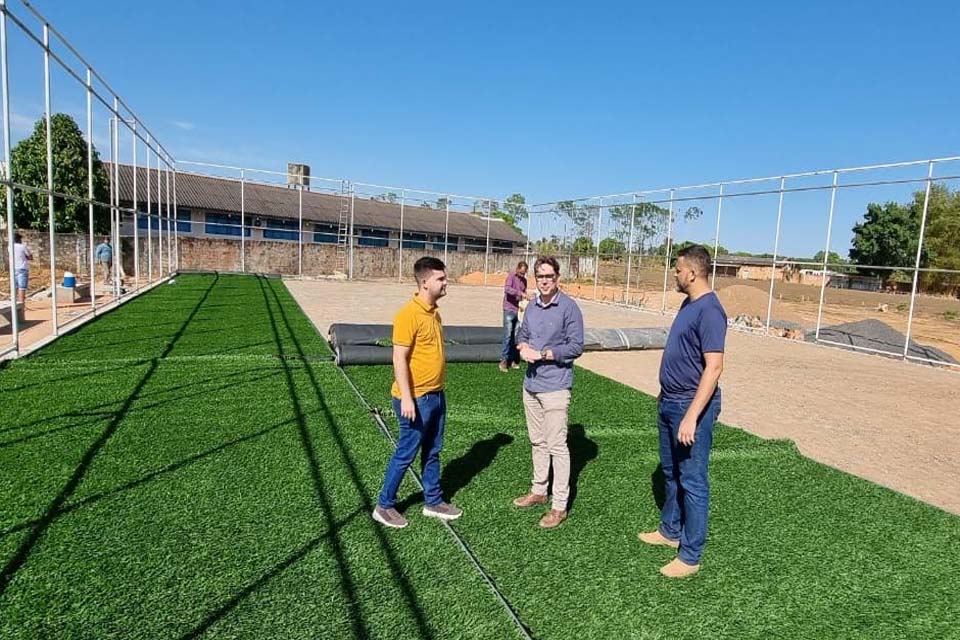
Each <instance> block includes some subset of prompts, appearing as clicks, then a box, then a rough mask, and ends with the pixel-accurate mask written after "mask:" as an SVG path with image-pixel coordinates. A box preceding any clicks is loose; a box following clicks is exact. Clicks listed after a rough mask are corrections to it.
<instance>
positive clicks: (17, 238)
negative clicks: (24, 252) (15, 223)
mask: <svg viewBox="0 0 960 640" xmlns="http://www.w3.org/2000/svg"><path fill="white" fill-rule="evenodd" d="M13 241H14V242H23V238H21V237H20V234H19V233H15V234H13Z"/></svg>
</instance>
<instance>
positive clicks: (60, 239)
mask: <svg viewBox="0 0 960 640" xmlns="http://www.w3.org/2000/svg"><path fill="white" fill-rule="evenodd" d="M18 233H19V234H20V235H21V237H22V238H23V243H24V244H25V245H26V246H27V248H29V249H30V253H31V254H33V261H32V264H33V265H35V266H38V267H49V266H50V234H49V233H48V232H46V231H33V230H31V229H23V230H20V231H18ZM0 236H2V239H3V240H2V242H3V256H4V258H3V259H2V260H0V273H6V272H7V267H8V264H7V259H6V256H7V233H6V231H3V232H2V233H0ZM55 242H56V249H57V257H56V260H57V268H58V269H63V270H66V271H72V272H73V273H74V274H76V275H78V276H86V274H88V273H89V272H90V236H88V235H86V234H81V233H58V234H56V236H55ZM96 242H99V236H96V237H95V243H96Z"/></svg>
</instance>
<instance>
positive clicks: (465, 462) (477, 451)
mask: <svg viewBox="0 0 960 640" xmlns="http://www.w3.org/2000/svg"><path fill="white" fill-rule="evenodd" d="M511 442H513V437H512V436H508V435H507V434H505V433H498V434H496V435H495V436H493V437H490V438H486V439H485V440H478V441H477V442H474V443H473V446H471V447H470V449H469V450H468V451H467V452H466V453H465V454H463V455H462V456H460V457H459V458H455V459H453V460H451V461H450V462H448V463H447V464H446V465H445V466H444V467H443V473H442V474H441V475H440V486H441V487H442V488H443V495H444V497H445V498H446V500H447V501H448V502H450V501H453V497H454V496H455V495H457V492H458V491H460V490H461V489H463V488H465V487H466V486H467V485H469V484H470V483H471V482H472V481H473V479H474V478H476V477H477V476H478V475H480V474H481V473H482V472H483V470H484V469H486V468H487V467H489V466H490V465H491V464H493V459H494V458H496V457H497V453H498V452H499V451H500V449H501V448H502V447H505V446H506V445H508V444H510V443H511ZM421 502H423V492H422V491H418V492H416V493H414V494H411V495H409V496H407V497H406V498H405V499H404V500H403V501H401V502H400V503H398V504H397V511H400V512H401V513H403V512H404V511H406V510H407V509H409V508H410V507H412V506H413V505H415V504H419V503H421Z"/></svg>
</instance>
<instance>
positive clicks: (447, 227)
mask: <svg viewBox="0 0 960 640" xmlns="http://www.w3.org/2000/svg"><path fill="white" fill-rule="evenodd" d="M444 200H446V203H447V207H446V208H447V215H446V218H445V220H444V223H443V264H444V265H446V264H447V237H448V235H449V233H450V197H449V196H444ZM488 224H489V223H488ZM448 268H449V267H448Z"/></svg>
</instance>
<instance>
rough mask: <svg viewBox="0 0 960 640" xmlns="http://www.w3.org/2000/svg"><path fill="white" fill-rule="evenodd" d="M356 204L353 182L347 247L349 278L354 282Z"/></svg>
mask: <svg viewBox="0 0 960 640" xmlns="http://www.w3.org/2000/svg"><path fill="white" fill-rule="evenodd" d="M355 204H356V192H355V191H354V187H353V182H351V183H350V231H349V233H347V243H348V244H347V247H348V248H349V254H348V256H349V260H350V264H349V265H347V277H348V278H349V279H350V280H353V245H354V241H353V232H354V229H353V222H354V215H353V214H354V206H355Z"/></svg>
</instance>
